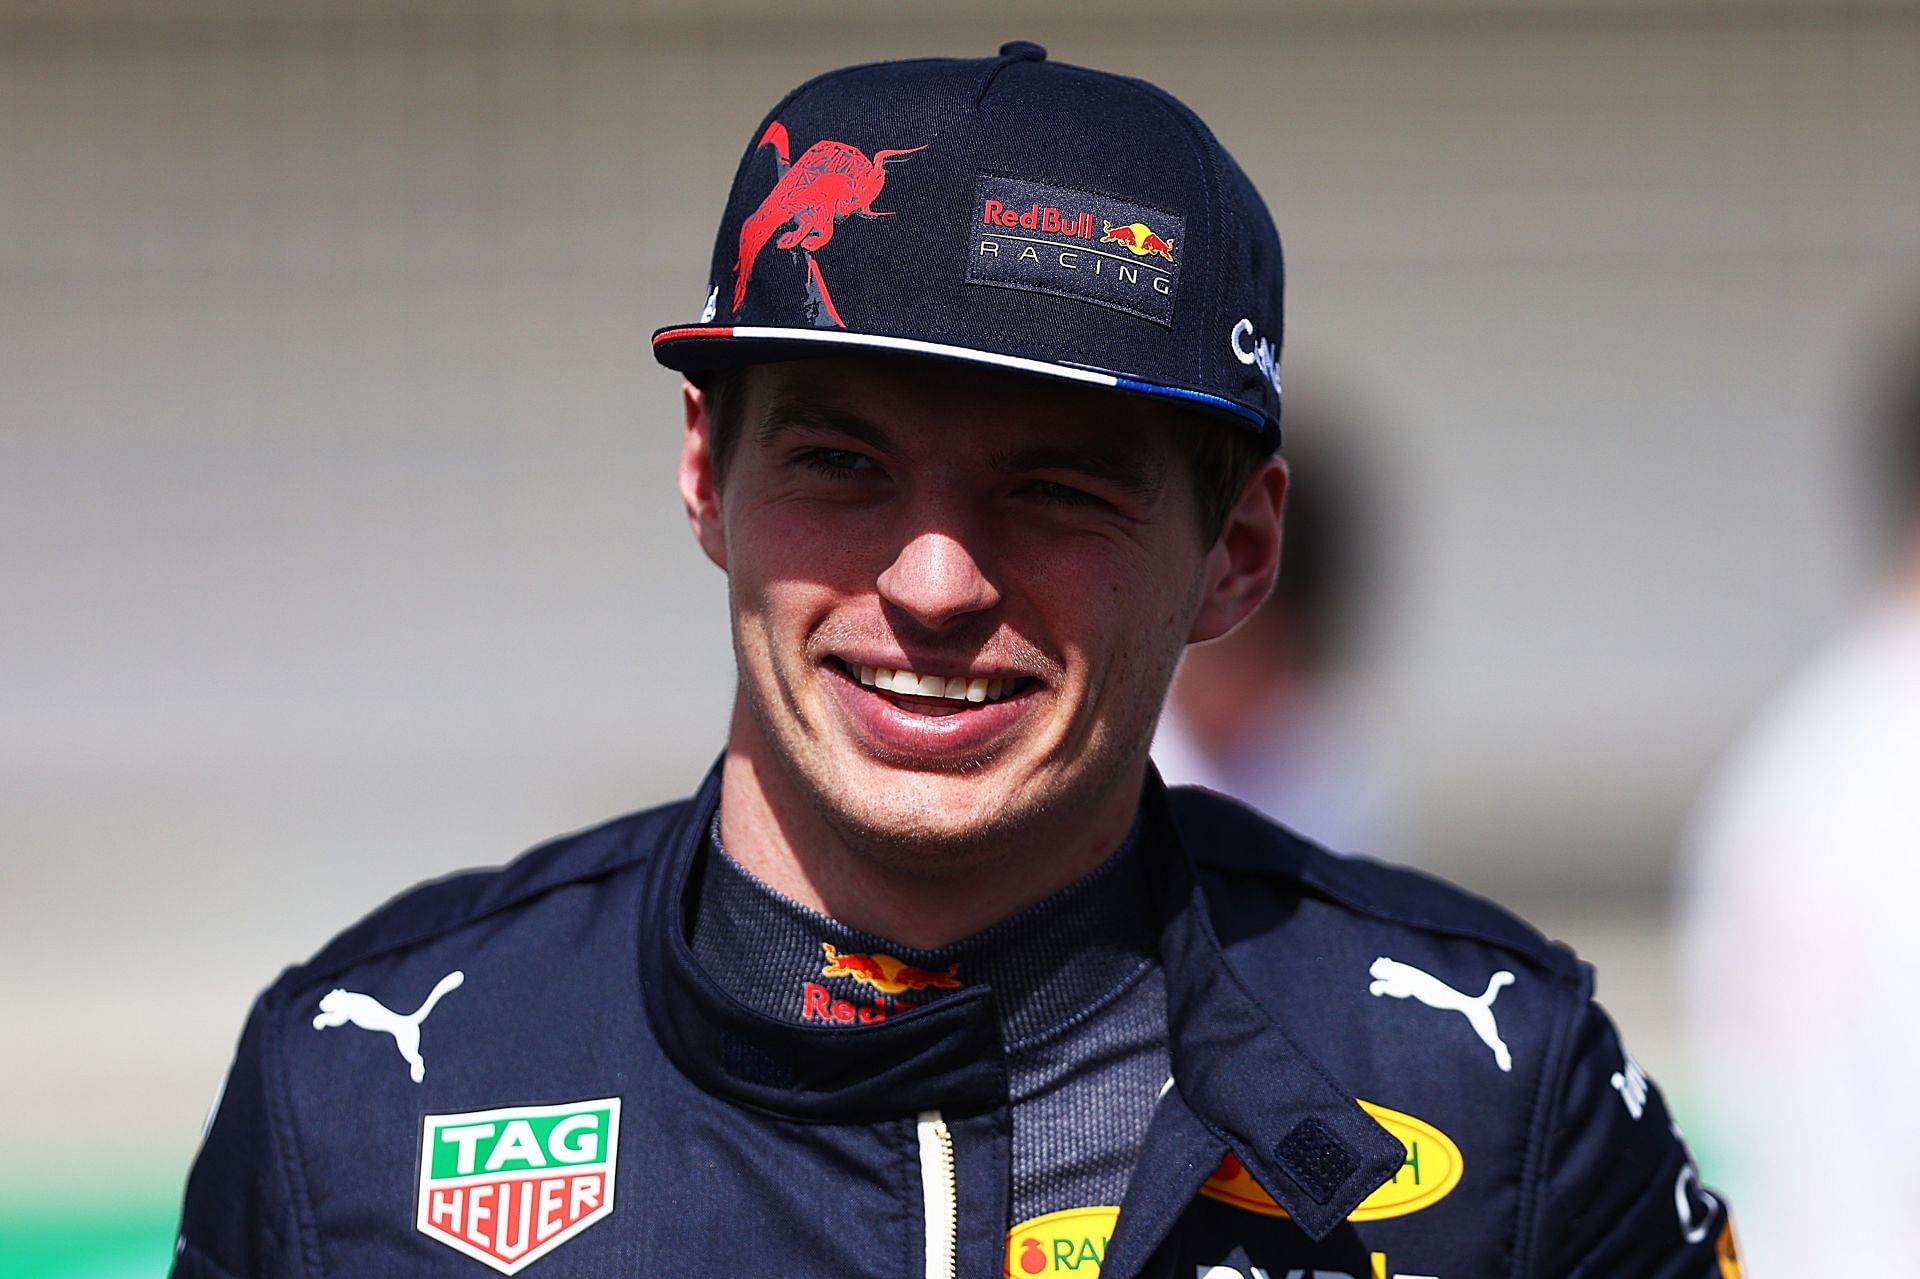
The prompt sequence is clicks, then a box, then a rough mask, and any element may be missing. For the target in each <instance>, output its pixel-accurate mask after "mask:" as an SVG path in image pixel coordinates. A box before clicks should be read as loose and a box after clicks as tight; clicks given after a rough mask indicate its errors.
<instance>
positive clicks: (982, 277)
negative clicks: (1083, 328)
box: [967, 173, 1187, 328]
mask: <svg viewBox="0 0 1920 1279" xmlns="http://www.w3.org/2000/svg"><path fill="white" fill-rule="evenodd" d="M972 216H973V225H972V227H971V228H970V231H969V234H968V236H967V283H969V284H991V285H994V286H996V287H999V288H1003V289H1025V290H1027V291H1028V292H1030V293H1052V294H1054V295H1056V296H1058V297H1063V298H1077V299H1079V300H1080V301H1082V302H1092V303H1093V304H1094V305H1096V306H1107V307H1112V308H1113V309H1114V310H1116V311H1125V312H1126V313H1127V314H1129V315H1137V316H1140V317H1141V318H1143V319H1148V320H1152V321H1153V322H1154V323H1155V324H1163V325H1166V326H1167V327H1169V328H1171V327H1172V326H1173V303H1174V299H1175V298H1176V297H1177V296H1178V295H1179V292H1180V261H1181V258H1182V257H1183V256H1184V254H1183V251H1182V247H1181V246H1182V245H1184V244H1185V243H1186V236H1187V223H1186V219H1185V218H1183V217H1181V216H1180V215H1179V214H1177V213H1168V212H1167V211H1166V210H1164V209H1153V208H1149V207H1147V206H1146V205H1144V204H1132V203H1129V202H1128V201H1126V200H1119V199H1115V198H1114V197H1112V196H1107V195H1096V194H1094V193H1093V192H1091V191H1076V190H1074V189H1072V188H1071V187H1055V186H1047V185H1045V184H1044V183H1040V182H1028V181H1025V180H1023V179H1021V178H1008V177H1002V176H1000V175H999V174H994V173H983V174H981V175H980V181H979V184H978V185H977V186H976V187H975V189H974V195H973V215H972Z"/></svg>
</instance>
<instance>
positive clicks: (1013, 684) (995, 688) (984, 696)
mask: <svg viewBox="0 0 1920 1279" xmlns="http://www.w3.org/2000/svg"><path fill="white" fill-rule="evenodd" d="M833 663H834V665H835V666H837V667H838V668H839V670H840V671H841V672H842V673H843V674H845V675H848V676H850V677H852V678H853V679H855V680H858V681H859V682H860V684H862V685H863V686H865V687H867V688H871V689H875V690H877V691H879V692H882V693H892V694H893V695H894V696H895V697H896V698H903V699H911V700H909V701H907V702H905V703H903V704H905V705H908V706H911V705H912V704H913V703H914V702H920V703H922V704H925V703H926V702H934V703H948V704H953V703H959V704H960V705H961V706H964V705H966V704H969V703H971V704H974V705H979V704H982V703H986V702H998V701H1001V700H1003V699H1004V698H1008V697H1011V696H1013V695H1014V694H1015V693H1018V692H1020V691H1021V690H1022V689H1024V688H1026V687H1028V686H1029V685H1031V684H1032V683H1033V682H1034V681H1033V680H1031V679H1028V678H1026V677H1024V676H1010V677H992V676H984V675H966V674H951V675H949V674H942V673H938V672H923V671H910V670H907V669H905V668H892V667H886V666H857V665H855V664H853V663H851V662H847V661H844V660H842V659H840V658H837V657H836V658H834V659H833ZM953 709H956V710H957V709H959V706H954V707H953Z"/></svg>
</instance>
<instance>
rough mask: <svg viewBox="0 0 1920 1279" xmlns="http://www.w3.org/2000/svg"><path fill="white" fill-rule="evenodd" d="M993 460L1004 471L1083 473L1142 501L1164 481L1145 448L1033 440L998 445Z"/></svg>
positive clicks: (1155, 458) (1159, 466)
mask: <svg viewBox="0 0 1920 1279" xmlns="http://www.w3.org/2000/svg"><path fill="white" fill-rule="evenodd" d="M992 462H993V465H994V466H995V467H997V468H999V469H1001V470H1006V471H1014V472H1021V471H1065V472H1067V473H1068V474H1078V475H1085V476H1088V477H1090V478H1093V479H1097V480H1103V481H1105V482H1106V483H1108V484H1112V485H1113V486H1115V487H1116V488H1118V489H1120V490H1121V491H1122V492H1123V493H1126V494H1127V495H1128V496H1129V497H1132V498H1134V499H1136V500H1138V501H1143V502H1151V501H1153V500H1154V499H1156V498H1158V497H1159V496H1160V490H1161V489H1162V488H1164V487H1165V485H1166V467H1165V466H1164V465H1163V464H1162V459H1161V458H1159V457H1158V456H1157V455H1156V454H1154V453H1152V452H1151V451H1149V450H1145V449H1137V448H1129V449H1119V448H1099V447H1091V448H1089V447H1079V446H1076V447H1067V446H1063V445H1058V444H1035V445H1029V446H1027V447H1025V448H1010V449H1001V450H999V451H997V452H995V453H994V454H993V457H992Z"/></svg>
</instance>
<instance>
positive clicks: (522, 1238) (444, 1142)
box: [414, 1097, 620, 1275]
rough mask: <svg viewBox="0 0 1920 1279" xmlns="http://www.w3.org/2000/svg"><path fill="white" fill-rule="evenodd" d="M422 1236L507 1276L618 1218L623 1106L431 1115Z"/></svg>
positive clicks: (606, 1102) (604, 1101)
mask: <svg viewBox="0 0 1920 1279" xmlns="http://www.w3.org/2000/svg"><path fill="white" fill-rule="evenodd" d="M424 1120H425V1122H424V1124H423V1131H422V1134H421V1138H420V1197H419V1203H418V1206H417V1216H416V1219H415V1223H414V1224H415V1225H416V1226H417V1227H418V1229H419V1231H420V1233H421V1234H423V1235H425V1236H427V1237H428V1238H429V1239H433V1240H436V1241H438V1242H440V1243H443V1244H445V1245H447V1247H449V1248H452V1249H454V1250H455V1251H456V1252H462V1253H465V1254H466V1255H467V1256H469V1257H472V1258H473V1259H474V1260H475V1261H479V1262H483V1263H485V1264H486V1265H488V1266H490V1267H492V1268H493V1269H495V1270H498V1271H499V1272H500V1273H501V1274H503V1275H510V1274H515V1273H518V1272H519V1271H520V1270H521V1269H522V1268H523V1267H525V1266H527V1265H530V1264H531V1263H533V1262H535V1261H538V1260H539V1259H540V1258H542V1257H544V1256H546V1255H547V1254H548V1253H550V1252H552V1251H553V1250H554V1249H555V1248H558V1247H559V1246H560V1245H561V1244H563V1243H566V1242H567V1241H568V1240H569V1239H573V1238H575V1237H576V1236H578V1235H579V1234H580V1232H581V1231H583V1230H585V1229H586V1228H587V1227H589V1226H591V1225H593V1223H595V1222H596V1221H600V1220H603V1219H604V1218H606V1217H607V1216H609V1215H610V1214H611V1213H612V1212H613V1190H614V1157H615V1155H616V1153H617V1151H618V1148H619V1137H620V1099H619V1098H618V1097H602V1098H599V1099H597V1100H594V1101H576V1102H569V1103H567V1104H565V1105H559V1106H506V1107H502V1108H500V1109H497V1110H473V1111H468V1112H466V1113H464V1114H456V1115H427V1116H425V1117H424Z"/></svg>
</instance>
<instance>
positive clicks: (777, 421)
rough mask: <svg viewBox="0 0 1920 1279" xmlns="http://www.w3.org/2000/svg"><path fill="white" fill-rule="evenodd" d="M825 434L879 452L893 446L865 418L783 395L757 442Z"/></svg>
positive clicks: (769, 412) (771, 408) (762, 423)
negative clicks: (831, 434) (852, 441)
mask: <svg viewBox="0 0 1920 1279" xmlns="http://www.w3.org/2000/svg"><path fill="white" fill-rule="evenodd" d="M824 432H832V433H833V434H836V435H845V436H847V437H849V438H851V439H855V440H859V441H860V442H861V443H862V444H866V445H869V446H871V447H873V448H875V449H884V448H886V447H887V446H888V444H889V443H890V441H889V440H888V438H887V433H886V432H885V431H883V430H881V429H880V428H879V427H878V426H875V425H874V424H873V423H872V422H869V421H867V420H866V419H865V418H863V417H857V416H855V415H853V414H851V413H844V412H841V411H839V410H837V409H830V408H826V407H823V406H822V405H820V404H819V403H818V402H816V401H813V400H808V399H804V398H802V397H799V396H782V397H779V398H777V399H775V400H774V401H773V402H772V403H770V404H768V405H767V411H766V414H765V416H763V417H762V418H761V419H760V425H759V427H758V428H757V429H756V430H755V432H754V439H755V441H756V442H757V443H759V444H760V446H761V447H763V448H764V447H766V446H767V445H769V444H772V443H775V442H776V441H778V440H779V438H780V437H781V436H783V435H790V434H807V433H816V434H817V433H824Z"/></svg>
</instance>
